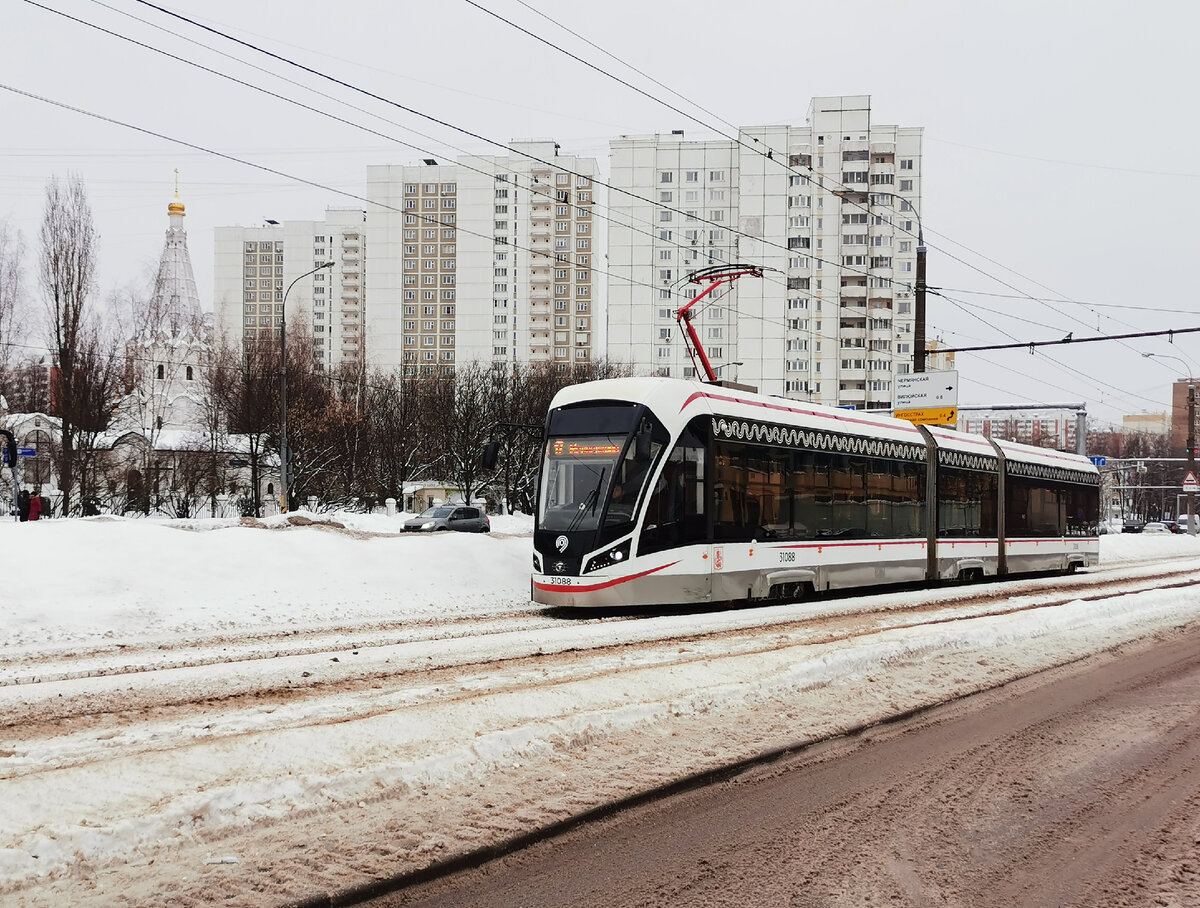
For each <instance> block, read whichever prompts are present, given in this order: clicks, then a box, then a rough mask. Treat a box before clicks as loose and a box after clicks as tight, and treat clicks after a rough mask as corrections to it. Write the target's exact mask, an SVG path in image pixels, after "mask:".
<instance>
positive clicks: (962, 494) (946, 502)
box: [937, 467, 999, 539]
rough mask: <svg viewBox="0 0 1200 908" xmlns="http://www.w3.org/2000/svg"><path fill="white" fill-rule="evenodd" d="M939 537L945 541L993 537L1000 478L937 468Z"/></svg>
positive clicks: (986, 474) (988, 474)
mask: <svg viewBox="0 0 1200 908" xmlns="http://www.w3.org/2000/svg"><path fill="white" fill-rule="evenodd" d="M937 485H938V495H937V497H938V514H937V521H938V522H937V534H938V536H941V537H943V538H946V539H962V538H973V537H988V536H991V537H994V536H995V535H996V501H997V497H998V492H999V476H997V475H996V474H994V473H977V472H975V471H973V470H958V469H954V468H953V467H939V468H938V479H937Z"/></svg>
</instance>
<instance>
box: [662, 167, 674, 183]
mask: <svg viewBox="0 0 1200 908" xmlns="http://www.w3.org/2000/svg"><path fill="white" fill-rule="evenodd" d="M658 182H660V183H674V182H675V174H674V173H672V172H671V171H669V170H663V171H661V172H660V173H659V174H658Z"/></svg>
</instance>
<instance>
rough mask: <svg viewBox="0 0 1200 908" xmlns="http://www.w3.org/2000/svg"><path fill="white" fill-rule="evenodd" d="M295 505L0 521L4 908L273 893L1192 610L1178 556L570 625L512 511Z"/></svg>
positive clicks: (990, 679) (463, 843)
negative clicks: (1053, 576)
mask: <svg viewBox="0 0 1200 908" xmlns="http://www.w3.org/2000/svg"><path fill="white" fill-rule="evenodd" d="M300 516H301V517H303V518H311V519H312V520H314V521H317V523H316V524H314V525H307V526H291V525H288V524H287V523H286V520H285V518H282V517H280V518H271V519H268V520H265V521H261V522H255V523H254V525H250V526H244V525H239V524H238V523H237V522H236V521H210V520H195V521H161V522H160V521H149V520H114V519H110V518H93V519H89V520H74V521H55V520H51V521H39V522H37V523H32V524H11V523H4V524H0V551H2V552H3V553H4V557H3V562H2V563H3V565H4V576H5V580H6V581H7V583H6V589H7V590H8V591H9V594H10V595H9V596H8V598H7V601H6V603H5V608H4V611H3V614H2V616H0V646H2V648H0V656H2V658H0V726H2V727H3V728H4V734H3V736H2V737H0V902H3V903H4V904H6V905H7V904H10V903H11V904H29V905H42V904H45V905H50V904H73V905H86V904H95V905H107V904H162V903H164V902H165V901H167V900H168V899H173V900H174V903H177V904H202V903H206V902H211V901H215V900H218V899H220V900H223V901H225V902H226V903H228V904H246V905H259V904H284V903H286V902H288V901H289V900H294V899H303V898H305V897H307V896H313V895H316V894H318V893H322V892H331V891H336V890H339V889H345V888H351V887H354V886H358V885H363V884H365V883H367V882H370V881H371V880H375V879H379V878H388V877H391V876H394V875H399V874H403V873H406V872H412V871H416V870H419V869H421V868H423V867H426V866H428V865H430V864H431V863H435V862H437V861H441V860H446V859H449V858H452V857H453V856H455V855H457V854H461V853H463V852H465V851H469V850H470V849H473V848H481V847H485V846H489V845H493V844H495V843H497V842H501V841H504V840H506V839H511V838H514V837H517V836H520V835H522V834H526V833H528V832H530V831H532V830H535V829H537V828H540V827H544V826H546V825H548V824H551V823H554V822H558V821H562V820H565V819H567V818H569V817H570V816H573V815H577V814H579V813H582V812H585V811H587V810H592V809H596V808H598V807H601V806H603V805H604V804H606V803H611V802H613V801H617V800H620V799H622V798H627V797H631V796H636V795H637V794H639V793H641V792H644V791H646V790H648V789H650V788H652V787H654V786H657V785H664V784H668V783H670V782H671V781H672V780H674V779H678V778H682V777H685V776H687V775H689V774H694V773H701V772H705V771H708V770H711V769H714V768H716V767H719V766H722V765H725V764H727V763H730V762H733V761H737V760H744V759H750V758H753V757H754V756H755V755H757V754H759V753H762V752H769V751H772V750H777V749H780V748H785V747H790V746H795V745H797V744H801V743H804V742H806V741H811V740H816V739H819V738H821V737H825V736H828V735H831V734H837V733H840V732H843V731H845V730H847V729H849V728H853V727H857V726H859V725H861V724H864V723H868V722H873V721H878V720H879V719H882V718H886V717H888V716H891V715H895V714H897V713H900V712H903V711H905V710H909V709H913V708H916V707H919V706H923V705H927V704H929V703H933V702H940V701H942V700H944V699H947V698H950V697H954V696H959V695H962V694H964V693H968V692H971V691H973V690H978V689H981V688H984V687H988V686H992V685H995V684H998V683H1002V682H1003V681H1004V680H1007V679H1010V678H1013V677H1017V676H1019V675H1022V674H1026V673H1028V672H1031V671H1035V670H1038V669H1040V668H1044V667H1047V666H1049V665H1055V664H1060V663H1063V662H1066V661H1070V660H1072V659H1076V658H1079V657H1081V656H1085V655H1088V654H1090V653H1094V652H1097V651H1100V650H1102V649H1105V648H1108V647H1111V646H1114V645H1117V644H1119V643H1121V642H1124V641H1127V640H1131V639H1135V638H1139V637H1144V636H1148V635H1153V634H1158V633H1170V632H1172V629H1173V628H1176V627H1178V626H1180V625H1184V624H1188V623H1190V622H1193V621H1195V620H1197V619H1198V618H1200V595H1198V594H1197V590H1198V589H1200V587H1198V586H1194V585H1191V584H1196V583H1200V538H1189V537H1186V536H1164V537H1154V536H1121V535H1118V536H1105V537H1103V538H1102V540H1101V552H1102V561H1103V564H1102V567H1101V568H1100V569H1099V570H1094V571H1091V572H1089V574H1088V575H1087V576H1085V577H1082V578H1077V579H1076V581H1075V585H1074V586H1072V587H1071V588H1070V591H1069V592H1067V593H1065V594H1064V592H1063V588H1062V587H1061V586H1059V587H1055V584H1056V583H1057V581H1049V582H1048V581H1046V580H1040V581H1034V580H1022V581H1017V582H1013V583H1007V584H1004V585H1002V586H1001V587H1000V588H999V593H998V594H997V588H996V587H995V586H994V585H983V586H977V587H971V588H947V589H942V590H936V591H916V592H905V593H888V594H882V595H870V596H860V597H853V598H845V599H834V600H829V601H821V602H817V603H807V604H801V605H789V606H777V607H771V608H759V609H748V610H745V611H739V612H717V613H700V614H693V615H662V616H656V617H648V618H639V619H633V620H629V619H620V618H606V619H603V620H596V619H588V620H571V619H563V618H561V617H558V616H554V615H548V614H546V613H544V612H542V611H541V610H540V609H537V608H535V607H533V606H532V605H531V604H530V603H529V602H528V589H529V564H530V546H529V534H530V532H531V524H530V521H529V520H528V518H521V517H511V518H505V517H497V518H493V524H492V525H493V532H492V534H491V535H490V536H473V535H472V536H468V535H460V534H439V535H437V536H425V535H408V536H401V535H399V533H398V528H399V523H400V520H401V519H402V517H397V518H386V517H381V516H369V517H368V516H362V515H348V514H338V515H336V516H334V517H333V518H330V517H328V516H320V517H319V516H317V515H312V514H304V513H303V512H302V514H301V515H300ZM331 519H332V520H336V521H337V522H338V523H340V524H341V526H340V527H339V526H332V525H330V524H329V523H328V521H330V520H331ZM1163 573H1170V574H1171V575H1172V576H1171V578H1170V581H1169V582H1170V583H1171V584H1173V586H1172V587H1171V588H1165V587H1164V588H1159V589H1147V587H1151V586H1154V585H1155V584H1156V582H1157V585H1158V586H1160V587H1162V584H1163V581H1154V580H1152V579H1148V578H1153V577H1155V576H1157V575H1161V574H1163Z"/></svg>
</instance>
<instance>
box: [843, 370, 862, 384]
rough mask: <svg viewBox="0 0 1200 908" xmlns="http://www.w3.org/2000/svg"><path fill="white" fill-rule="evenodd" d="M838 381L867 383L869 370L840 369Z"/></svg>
mask: <svg viewBox="0 0 1200 908" xmlns="http://www.w3.org/2000/svg"><path fill="white" fill-rule="evenodd" d="M838 380H839V381H862V382H865V381H866V380H867V370H866V369H839V370H838Z"/></svg>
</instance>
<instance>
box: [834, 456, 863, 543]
mask: <svg viewBox="0 0 1200 908" xmlns="http://www.w3.org/2000/svg"><path fill="white" fill-rule="evenodd" d="M830 479H831V482H832V487H833V510H832V516H833V526H832V528H831V531H830V532H828V533H826V534H825V535H829V536H837V537H841V538H850V539H857V538H860V537H863V536H866V535H867V459H866V458H865V457H847V456H846V455H844V454H834V455H832V456H831V463H830Z"/></svg>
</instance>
